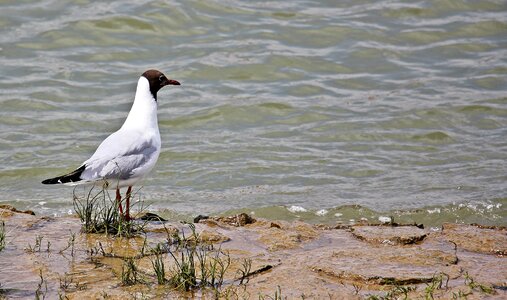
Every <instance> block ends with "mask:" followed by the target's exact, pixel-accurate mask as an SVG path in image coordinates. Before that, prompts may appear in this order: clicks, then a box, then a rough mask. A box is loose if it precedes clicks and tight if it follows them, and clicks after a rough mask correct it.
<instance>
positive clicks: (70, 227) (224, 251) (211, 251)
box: [0, 206, 507, 299]
mask: <svg viewBox="0 0 507 300" xmlns="http://www.w3.org/2000/svg"><path fill="white" fill-rule="evenodd" d="M151 219H156V216H155V217H153V216H152V218H151ZM1 221H3V222H4V223H5V226H4V228H3V231H4V233H5V242H6V243H5V247H4V249H3V250H1V251H0V299H4V298H6V299H18V298H19V299H194V298H195V299H200V298H203V299H215V298H219V299H484V298H487V299H507V257H506V255H507V229H506V228H503V227H488V226H480V225H462V224H449V223H446V224H443V225H442V227H441V229H440V230H429V229H426V228H424V227H423V226H421V225H416V224H413V225H403V224H395V223H391V224H384V225H378V224H357V225H339V224H338V225H336V226H327V225H310V224H307V223H303V222H290V223H289V222H284V221H270V220H262V219H257V220H256V219H254V218H252V217H251V216H248V215H246V214H240V215H235V216H230V217H201V218H198V219H196V220H195V221H197V223H194V224H193V225H190V224H184V223H180V222H175V221H170V222H163V221H142V220H137V221H135V222H138V223H140V224H141V223H142V226H143V232H142V233H139V234H138V235H135V236H134V237H131V238H125V237H116V236H113V235H109V236H108V235H105V234H84V233H81V232H80V230H81V223H80V220H79V219H78V218H77V217H72V216H69V217H59V218H52V217H40V216H35V215H32V214H30V212H20V211H17V210H15V209H14V208H12V207H9V206H3V207H2V208H0V222H1ZM194 226H195V228H194ZM192 251H194V252H192ZM192 255H194V256H192ZM188 256H190V257H193V258H194V259H193V260H192V262H191V263H190V261H189V260H188V259H186V258H187V257H188ZM185 259H186V260H185ZM203 261H204V263H202V262H203ZM199 262H201V264H199ZM184 263H186V264H184ZM160 264H162V268H161V267H160ZM194 264H195V265H194ZM157 266H158V268H157ZM192 266H194V267H195V271H194V273H191V269H190V271H189V272H188V274H194V275H195V277H196V278H195V280H194V281H191V280H192V279H191V278H190V277H188V278H190V279H188V278H187V277H185V276H187V275H188V274H187V273H185V272H187V271H188V270H187V269H185V268H186V267H192ZM200 266H204V267H200ZM208 266H209V267H210V268H209V269H208ZM184 267H185V268H184ZM203 269H204V270H205V271H206V272H205V273H206V274H204V275H203V272H202V270H203ZM161 271H162V272H161ZM178 272H181V274H179V273H178ZM185 280H190V281H185ZM187 284H188V285H187Z"/></svg>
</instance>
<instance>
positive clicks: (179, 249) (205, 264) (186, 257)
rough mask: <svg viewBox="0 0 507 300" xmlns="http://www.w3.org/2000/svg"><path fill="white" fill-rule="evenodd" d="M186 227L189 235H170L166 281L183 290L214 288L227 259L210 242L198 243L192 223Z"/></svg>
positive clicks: (228, 258) (223, 271)
mask: <svg viewBox="0 0 507 300" xmlns="http://www.w3.org/2000/svg"><path fill="white" fill-rule="evenodd" d="M188 226H189V228H190V231H191V235H190V237H188V238H187V237H186V236H185V233H184V232H182V233H181V236H180V235H176V236H173V237H172V243H170V245H172V249H171V247H169V249H168V252H169V254H170V255H171V257H172V258H173V261H174V265H175V267H174V268H173V270H172V272H171V273H172V276H171V279H170V283H171V284H172V285H173V286H174V287H175V288H177V289H180V290H185V291H190V290H194V289H197V288H206V287H211V288H214V289H218V288H220V287H221V286H222V284H223V282H224V276H225V272H226V271H227V269H228V268H229V265H230V264H231V258H230V256H229V254H228V253H225V252H223V251H221V249H220V248H219V249H214V247H213V245H209V244H205V243H202V242H201V239H200V238H199V235H198V234H197V233H196V231H195V225H194V224H191V223H188Z"/></svg>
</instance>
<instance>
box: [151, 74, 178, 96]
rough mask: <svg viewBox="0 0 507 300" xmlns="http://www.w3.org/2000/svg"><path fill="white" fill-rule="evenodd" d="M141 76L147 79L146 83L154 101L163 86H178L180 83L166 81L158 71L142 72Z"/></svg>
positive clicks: (170, 80)
mask: <svg viewBox="0 0 507 300" xmlns="http://www.w3.org/2000/svg"><path fill="white" fill-rule="evenodd" d="M142 76H143V77H145V78H146V79H148V82H149V83H150V91H151V94H152V95H153V98H155V101H156V100H157V92H158V91H159V90H160V89H161V88H163V87H164V86H166V85H180V83H179V82H178V81H176V80H173V79H167V77H165V75H164V74H163V73H162V72H160V71H158V70H148V71H146V72H144V73H143V75H142Z"/></svg>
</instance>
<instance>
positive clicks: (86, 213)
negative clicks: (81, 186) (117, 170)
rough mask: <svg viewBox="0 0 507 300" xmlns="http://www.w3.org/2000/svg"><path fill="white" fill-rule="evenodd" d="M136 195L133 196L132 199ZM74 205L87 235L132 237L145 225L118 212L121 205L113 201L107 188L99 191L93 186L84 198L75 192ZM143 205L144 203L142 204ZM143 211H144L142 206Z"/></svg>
mask: <svg viewBox="0 0 507 300" xmlns="http://www.w3.org/2000/svg"><path fill="white" fill-rule="evenodd" d="M134 196H135V194H132V196H131V197H132V198H133V197H134ZM73 205H74V210H75V212H76V214H77V215H78V217H79V219H80V220H81V222H82V223H83V228H82V231H83V232H85V233H105V234H113V235H117V236H125V237H131V236H134V235H136V234H138V233H140V232H142V231H143V228H144V225H145V223H139V222H135V221H132V220H126V219H125V218H124V217H123V216H121V215H120V213H119V212H118V206H119V203H118V201H116V199H112V198H111V197H110V195H109V193H108V192H107V190H106V189H105V188H102V189H100V190H97V189H96V188H95V187H94V186H92V187H91V188H90V189H89V190H88V191H87V192H85V195H84V196H78V195H77V194H76V189H74V192H73ZM141 205H142V202H141ZM141 209H144V208H143V207H142V206H141Z"/></svg>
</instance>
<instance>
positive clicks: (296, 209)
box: [287, 205, 308, 213]
mask: <svg viewBox="0 0 507 300" xmlns="http://www.w3.org/2000/svg"><path fill="white" fill-rule="evenodd" d="M287 210H289V211H290V212H291V213H297V212H306V211H308V210H307V209H306V208H304V207H302V206H297V205H292V206H291V207H289V208H287Z"/></svg>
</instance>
